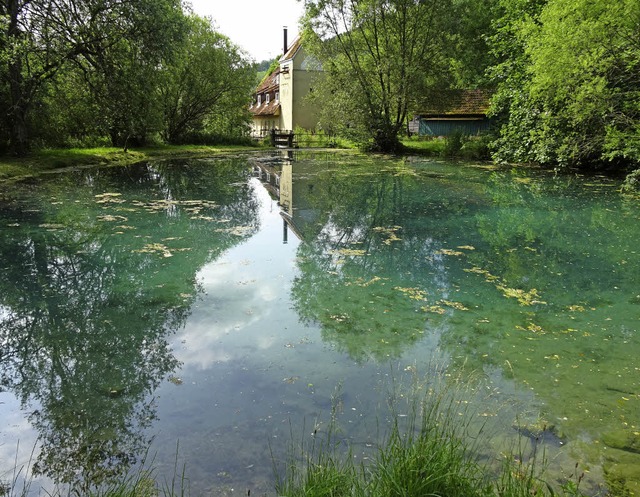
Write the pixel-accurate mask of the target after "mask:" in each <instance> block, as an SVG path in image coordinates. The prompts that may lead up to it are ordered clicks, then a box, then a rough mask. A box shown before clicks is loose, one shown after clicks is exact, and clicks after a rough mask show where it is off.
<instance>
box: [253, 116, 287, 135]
mask: <svg viewBox="0 0 640 497" xmlns="http://www.w3.org/2000/svg"><path fill="white" fill-rule="evenodd" d="M281 121H282V116H265V117H263V116H253V120H252V121H251V136H253V137H254V138H261V137H264V136H267V135H268V134H269V130H272V129H274V128H277V129H283V128H282V126H281Z"/></svg>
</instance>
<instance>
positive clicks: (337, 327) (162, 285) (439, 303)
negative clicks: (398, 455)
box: [0, 153, 640, 495]
mask: <svg viewBox="0 0 640 497" xmlns="http://www.w3.org/2000/svg"><path fill="white" fill-rule="evenodd" d="M618 186H619V184H618V183H617V182H615V181H613V180H607V179H603V178H597V177H596V178H593V177H591V178H584V177H577V176H556V175H553V174H551V173H548V172H541V171H536V170H529V169H518V170H512V169H508V168H496V167H492V166H488V165H483V164H452V163H443V162H434V161H426V160H423V159H403V160H392V159H388V158H387V159H385V158H372V157H359V156H352V155H339V154H302V153H301V154H296V155H295V156H287V155H284V154H273V155H257V156H237V157H226V158H217V159H210V160H191V161H158V162H154V163H147V164H139V165H136V166H132V167H127V168H94V169H85V170H81V171H75V172H70V173H60V174H55V175H50V176H48V177H47V178H44V177H43V178H41V179H37V180H30V181H28V182H24V183H20V184H15V185H11V186H10V187H6V188H5V189H4V191H3V193H2V194H1V196H0V269H1V271H0V285H1V286H0V296H1V299H2V300H0V385H1V388H0V417H1V418H2V419H4V420H7V422H5V424H4V426H3V427H0V478H1V479H3V480H5V481H6V480H11V479H12V477H11V474H12V473H11V472H12V471H13V468H15V467H16V466H19V467H20V466H23V465H24V466H25V467H28V471H29V472H30V473H29V474H31V475H32V476H31V478H33V479H34V483H35V484H36V485H34V486H37V485H43V486H44V487H45V488H52V486H54V485H55V484H56V482H60V483H66V484H69V485H74V486H82V485H87V484H88V483H100V482H101V481H104V480H106V479H109V478H112V477H113V476H114V475H120V474H124V473H126V472H127V471H129V470H130V469H131V468H135V467H137V465H139V464H141V461H145V460H146V462H147V464H148V465H152V466H153V467H154V468H156V476H157V477H158V478H159V479H160V480H163V479H168V480H170V479H171V478H172V477H173V475H175V474H176V472H177V473H178V474H180V473H181V471H182V468H183V465H184V468H185V469H184V471H185V476H186V478H187V479H188V482H189V485H190V488H191V492H192V495H203V494H211V495H246V492H247V490H251V492H252V494H253V495H261V494H262V493H267V494H269V495H273V490H272V488H273V471H272V466H273V464H272V463H273V461H274V460H275V465H276V467H278V466H279V464H280V463H281V462H282V461H283V460H284V458H285V456H286V452H287V448H288V447H289V445H290V443H291V440H292V439H293V440H297V439H305V438H308V437H309V436H311V435H310V434H311V433H312V432H314V430H315V431H316V433H318V432H319V433H323V430H325V429H326V427H327V425H328V422H329V420H330V418H331V413H332V410H333V411H334V412H337V418H336V421H337V423H338V427H339V433H340V434H341V436H342V437H344V438H345V439H348V440H349V441H350V442H351V443H352V444H353V445H354V447H355V448H356V450H355V451H354V455H355V456H356V457H362V458H366V457H367V453H368V452H367V451H368V450H370V449H371V447H372V446H374V445H375V442H376V441H377V440H378V434H379V433H381V432H383V431H384V426H385V425H386V423H387V422H388V416H389V413H388V410H387V409H386V407H385V406H386V404H387V399H388V397H389V395H393V393H390V392H392V390H393V388H396V389H398V388H402V386H403V385H407V384H409V383H411V381H415V380H416V379H425V378H427V379H429V381H436V380H437V381H438V382H443V383H447V382H449V383H453V382H458V384H459V385H461V388H463V389H464V391H465V392H466V393H465V396H466V397H465V398H466V400H465V402H468V405H469V406H470V407H469V408H468V410H469V412H470V413H472V414H471V416H473V417H475V418H477V419H478V420H479V421H481V422H482V423H483V426H484V434H485V436H486V437H487V438H486V441H485V442H483V444H482V447H483V453H482V457H483V459H484V460H486V461H487V462H489V463H490V462H496V461H497V462H499V461H500V459H501V458H503V457H505V456H504V454H505V452H506V451H508V450H509V449H510V448H514V447H516V448H520V452H522V455H523V457H525V458H527V457H529V456H530V454H531V453H532V452H533V447H532V443H533V440H534V439H535V438H536V437H538V438H539V439H541V442H539V443H540V444H542V446H543V448H544V451H545V454H546V456H547V459H548V461H547V466H548V470H547V471H548V478H549V479H550V480H552V481H556V480H557V481H561V480H562V479H563V478H567V477H569V476H570V475H571V474H572V473H573V472H574V471H575V465H576V463H578V466H579V471H580V472H581V471H585V479H584V481H583V483H582V488H583V490H586V491H588V492H589V493H591V494H594V495H595V494H598V493H602V492H604V490H603V489H604V488H605V486H606V485H608V486H609V487H610V488H612V489H614V490H615V491H616V492H619V494H621V495H622V494H623V492H624V488H627V489H629V490H631V491H634V492H636V493H638V492H640V488H639V485H640V470H638V468H639V467H640V454H639V451H640V363H639V362H638V359H637V358H638V356H639V355H640V333H639V321H640V285H639V282H640V255H639V253H640V244H639V243H638V242H639V241H640V223H639V222H638V220H639V219H640V208H639V207H638V202H637V199H636V200H634V199H630V198H625V197H623V196H621V195H620V193H619V192H618ZM392 385H395V387H393V386H392ZM176 466H177V470H176ZM25 471H26V469H25Z"/></svg>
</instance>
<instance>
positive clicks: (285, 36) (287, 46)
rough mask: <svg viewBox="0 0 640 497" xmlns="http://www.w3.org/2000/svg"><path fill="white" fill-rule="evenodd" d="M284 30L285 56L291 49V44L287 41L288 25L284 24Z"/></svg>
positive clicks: (283, 53)
mask: <svg viewBox="0 0 640 497" xmlns="http://www.w3.org/2000/svg"><path fill="white" fill-rule="evenodd" d="M282 30H283V32H284V52H282V55H283V56H284V55H285V54H286V53H287V50H289V45H288V43H287V27H286V26H283V28H282Z"/></svg>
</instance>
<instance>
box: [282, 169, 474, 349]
mask: <svg viewBox="0 0 640 497" xmlns="http://www.w3.org/2000/svg"><path fill="white" fill-rule="evenodd" d="M386 164H387V165H388V164H389V162H386ZM296 168H298V171H299V173H298V174H299V178H298V179H296V177H295V175H296ZM303 168H304V165H298V164H295V165H294V180H293V183H294V185H293V190H294V216H293V217H294V221H296V214H295V211H296V209H298V210H307V211H309V210H313V211H314V212H315V213H316V216H315V217H314V221H315V222H314V223H307V224H306V225H305V226H304V230H305V231H304V238H305V240H306V243H305V244H303V245H301V247H300V249H299V253H298V255H299V258H298V259H299V263H298V265H299V268H300V271H301V274H300V276H299V277H298V278H296V280H295V282H294V287H293V291H292V294H293V300H294V302H295V306H296V310H297V311H298V313H299V314H300V316H301V317H302V318H303V319H306V320H313V321H317V322H319V323H320V324H321V326H322V334H323V337H324V338H325V340H327V341H330V342H333V343H336V344H338V346H339V347H340V348H342V349H344V350H345V351H347V352H348V353H349V354H350V355H351V356H352V357H354V358H356V359H360V360H361V359H363V358H366V357H368V356H372V357H374V358H376V359H384V358H387V357H389V356H397V355H399V354H400V353H401V352H402V350H403V349H405V348H406V347H407V346H408V345H409V344H410V343H412V342H413V341H415V340H416V339H417V338H418V337H419V336H421V334H423V333H424V332H425V326H426V327H429V326H431V324H433V323H435V322H436V321H437V320H438V319H440V314H441V313H446V312H447V309H448V308H450V306H451V305H455V303H453V302H451V301H449V300H447V294H448V293H449V292H450V291H451V289H450V283H449V282H448V281H447V275H446V271H445V268H444V266H443V264H442V257H441V256H440V255H438V249H439V248H441V247H442V244H443V243H446V240H447V238H448V236H449V234H448V233H447V228H446V226H443V225H442V224H439V223H437V222H434V221H435V220H436V219H438V218H440V217H441V216H442V209H443V206H445V205H446V209H447V212H451V211H457V212H462V211H464V209H465V207H464V200H458V201H456V200H455V198H454V196H452V195H449V194H448V193H447V190H448V189H447V188H446V187H444V183H443V182H441V181H439V180H438V178H431V179H430V180H429V181H430V182H431V183H433V186H434V187H433V188H432V189H425V181H426V179H425V178H424V177H421V176H420V175H418V174H416V173H415V172H414V171H413V170H410V169H409V168H407V167H405V166H403V165H402V164H401V163H399V164H393V165H392V166H390V167H389V170H384V171H383V170H380V168H379V167H373V168H372V167H369V165H368V164H365V165H363V166H356V165H353V166H350V167H349V168H348V169H343V170H335V169H334V170H331V169H329V170H327V171H326V172H324V173H322V174H318V175H317V176H309V175H306V174H302V170H303ZM296 192H297V193H296ZM307 217H308V218H311V217H312V216H307ZM298 224H299V225H301V224H302V223H298Z"/></svg>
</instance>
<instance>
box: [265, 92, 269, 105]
mask: <svg viewBox="0 0 640 497" xmlns="http://www.w3.org/2000/svg"><path fill="white" fill-rule="evenodd" d="M265 98H266V101H265V103H267V104H268V103H269V94H268V93H267V94H266V95H265Z"/></svg>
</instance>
